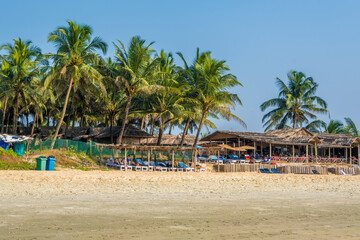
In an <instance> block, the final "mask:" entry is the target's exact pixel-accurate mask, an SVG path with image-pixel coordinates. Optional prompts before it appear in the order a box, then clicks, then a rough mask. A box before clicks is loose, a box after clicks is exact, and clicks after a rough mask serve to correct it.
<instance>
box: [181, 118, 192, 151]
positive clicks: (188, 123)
mask: <svg viewBox="0 0 360 240" xmlns="http://www.w3.org/2000/svg"><path fill="white" fill-rule="evenodd" d="M190 121H191V119H190V118H188V120H187V121H186V125H185V129H184V132H183V135H182V137H181V142H180V146H182V145H183V144H184V141H185V136H186V134H187V132H188V129H189V126H190Z"/></svg>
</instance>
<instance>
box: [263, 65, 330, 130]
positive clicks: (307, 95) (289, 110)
mask: <svg viewBox="0 0 360 240" xmlns="http://www.w3.org/2000/svg"><path fill="white" fill-rule="evenodd" d="M276 84H277V86H278V87H279V90H280V92H279V96H278V97H277V98H273V99H270V100H268V101H266V102H264V103H263V104H261V106H260V109H261V111H265V110H266V109H268V108H274V109H272V110H270V111H269V112H268V113H266V114H265V115H264V117H263V119H262V121H263V123H264V127H266V129H265V130H268V129H270V128H277V129H280V128H286V126H287V124H288V122H290V123H291V125H292V128H297V127H301V126H302V124H308V123H309V119H312V120H314V119H317V116H316V115H315V113H320V114H325V113H327V112H328V111H327V109H326V108H327V103H326V102H325V101H324V100H323V99H322V98H320V97H318V96H316V95H315V94H316V90H317V88H318V84H317V83H316V82H314V80H313V79H312V78H311V77H306V76H305V74H304V73H302V72H296V71H290V72H289V73H288V82H287V84H285V83H284V82H283V81H282V80H280V79H279V78H276Z"/></svg>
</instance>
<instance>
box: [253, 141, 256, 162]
mask: <svg viewBox="0 0 360 240" xmlns="http://www.w3.org/2000/svg"><path fill="white" fill-rule="evenodd" d="M253 154H254V159H255V154H256V142H255V141H254V153H253Z"/></svg>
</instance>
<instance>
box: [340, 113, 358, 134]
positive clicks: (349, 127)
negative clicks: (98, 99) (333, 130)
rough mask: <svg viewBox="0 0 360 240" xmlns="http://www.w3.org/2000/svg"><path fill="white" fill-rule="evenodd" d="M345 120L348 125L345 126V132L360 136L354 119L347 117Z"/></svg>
mask: <svg viewBox="0 0 360 240" xmlns="http://www.w3.org/2000/svg"><path fill="white" fill-rule="evenodd" d="M345 122H346V126H345V127H344V130H343V132H344V133H346V134H350V135H353V136H354V137H359V136H360V132H359V130H358V129H357V127H356V125H355V123H354V122H353V120H351V118H348V117H347V118H345Z"/></svg>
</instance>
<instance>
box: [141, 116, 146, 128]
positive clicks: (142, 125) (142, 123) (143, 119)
mask: <svg viewBox="0 0 360 240" xmlns="http://www.w3.org/2000/svg"><path fill="white" fill-rule="evenodd" d="M144 122H145V117H142V118H141V125H140V130H143V128H144Z"/></svg>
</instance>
